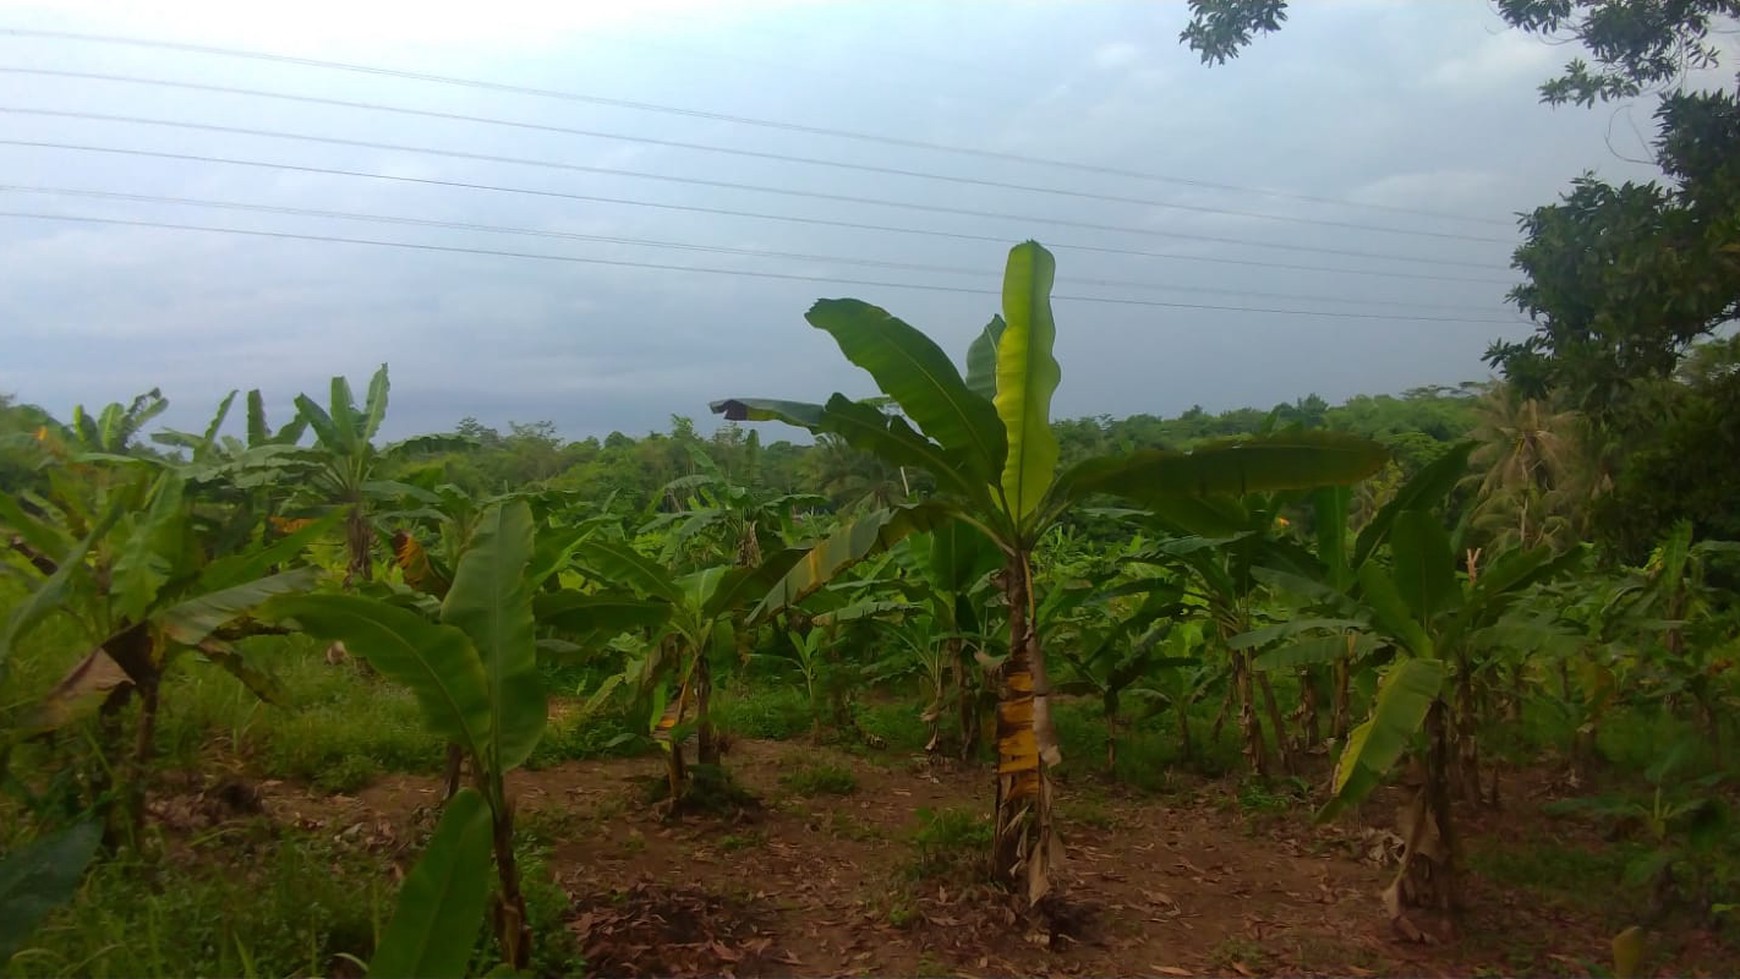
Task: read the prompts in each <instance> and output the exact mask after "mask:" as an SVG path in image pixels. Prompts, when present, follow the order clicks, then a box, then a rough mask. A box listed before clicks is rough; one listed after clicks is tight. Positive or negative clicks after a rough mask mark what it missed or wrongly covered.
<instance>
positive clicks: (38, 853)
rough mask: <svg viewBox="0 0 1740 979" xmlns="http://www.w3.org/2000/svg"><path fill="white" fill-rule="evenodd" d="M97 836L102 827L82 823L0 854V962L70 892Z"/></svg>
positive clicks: (10, 955) (92, 854) (93, 851)
mask: <svg viewBox="0 0 1740 979" xmlns="http://www.w3.org/2000/svg"><path fill="white" fill-rule="evenodd" d="M101 838H102V828H101V827H100V826H98V825H97V824H96V823H94V822H83V823H79V824H77V825H75V826H72V827H71V828H68V829H64V830H61V831H60V832H58V833H51V834H49V835H47V836H43V837H39V838H38V839H35V840H31V841H30V842H29V843H26V844H24V845H23V846H20V847H17V848H16V849H13V850H10V851H8V852H7V853H5V854H4V855H0V962H4V961H6V960H7V959H9V958H11V957H12V953H13V952H16V951H17V950H18V948H19V946H20V945H22V944H23V943H24V941H25V939H27V938H29V937H30V933H31V931H32V930H33V929H34V928H35V927H36V925H37V923H38V922H39V921H41V920H42V918H43V916H45V915H46V914H48V912H50V911H52V910H54V908H55V907H56V906H57V905H60V904H64V903H66V901H67V899H69V898H71V897H72V894H73V890H74V889H75V888H77V887H78V884H79V879H80V878H81V877H83V876H84V872H85V866H86V865H87V864H89V863H90V862H91V858H92V857H93V856H95V855H96V852H97V843H98V842H99V841H100V840H101Z"/></svg>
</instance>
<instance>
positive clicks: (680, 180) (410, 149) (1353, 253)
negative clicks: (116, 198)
mask: <svg viewBox="0 0 1740 979" xmlns="http://www.w3.org/2000/svg"><path fill="white" fill-rule="evenodd" d="M0 113H5V114H9V115H25V116H38V117H48V118H56V119H81V120H85V121H91V122H117V123H123V124H128V125H141V126H157V127H163V128H172V129H188V130H195V131H198V132H213V133H224V134H226V135H232V136H256V137H262V138H266V139H283V140H293V141H297V142H307V143H320V144H323V145H329V146H350V147H356V148H360V149H373V150H386V151H388V152H396V153H416V154H422V155H425V156H439V157H446V158H449V159H457V160H472V161H476V162H482V163H506V164H510V165H514V166H527V167H537V168H541V169H548V170H561V171H566V172H573V173H590V174H599V175H603V176H614V177H630V178H634V179H639V180H655V181H663V182H666V183H677V184H684V185H688V186H697V187H715V188H720V189H724V190H740V191H749V192H752V193H762V194H776V195H780V196H785V197H801V198H805V199H810V200H825V201H834V202H840V203H850V204H864V205H872V206H877V207H892V208H899V209H902V210H908V211H918V212H922V213H927V214H952V215H958V216H963V217H974V218H992V219H996V220H1002V221H1018V222H1021V223H1023V224H1050V225H1056V226H1058V227H1067V228H1081V229H1086V230H1092V231H1111V232H1117V233H1120V234H1132V235H1142V236H1146V237H1151V238H1174V239H1179V240H1184V241H1201V242H1207V243H1211V244H1220V245H1238V246H1240V247H1245V248H1269V249H1274V250H1277V251H1291V252H1312V253H1316V254H1321V255H1340V256H1343V257H1347V258H1365V259H1375V260H1377V261H1386V262H1407V263H1411V264H1418V265H1435V266H1436V265H1448V266H1455V267H1458V268H1475V269H1492V268H1497V266H1494V265H1492V264H1490V263H1486V262H1469V261H1461V260H1456V259H1442V258H1425V257H1420V256H1412V255H1393V254H1385V253H1382V252H1367V251H1359V250H1357V249H1350V248H1323V247H1320V246H1315V245H1286V244H1277V243H1274V242H1263V241H1251V240H1249V239H1243V238H1229V237H1225V236H1222V235H1204V234H1196V233H1192V232H1182V231H1160V230H1157V229H1154V228H1139V227H1132V226H1129V225H1115V224H1099V223H1097V222H1092V221H1075V220H1071V219H1069V218H1050V217H1042V216H1039V215H1032V214H1011V213H1007V212H1001V211H981V210H976V209H973V208H965V207H949V206H946V205H941V204H915V203H912V202H910V201H895V200H887V199H883V198H875V197H859V196H856V195H852V194H830V193H826V192H823V191H812V190H798V189H796V188H792V187H769V186H765V185H761V184H745V183H737V182H735V181H729V180H712V179H709V178H706V177H678V176H673V175H670V174H656V173H648V172H646V171H642V170H626V169H622V168H616V167H597V166H589V165H586V164H581V163H564V162H561V161H557V160H537V159H531V158H526V157H513V156H502V155H499V154H494V153H473V152H467V151H463V150H445V149H439V148H436V147H425V146H409V145H406V144H402V143H384V142H378V141H375V140H362V139H346V138H343V137H338V136H316V135H313V134H311V133H291V132H283V131H280V130H272V129H254V128H252V127H248V126H226V125H219V124H217V123H202V122H186V121H181V120H174V119H153V118H149V117H146V116H133V115H122V114H116V113H106V112H78V111H72V110H63V109H37V108H28V107H24V106H11V105H0Z"/></svg>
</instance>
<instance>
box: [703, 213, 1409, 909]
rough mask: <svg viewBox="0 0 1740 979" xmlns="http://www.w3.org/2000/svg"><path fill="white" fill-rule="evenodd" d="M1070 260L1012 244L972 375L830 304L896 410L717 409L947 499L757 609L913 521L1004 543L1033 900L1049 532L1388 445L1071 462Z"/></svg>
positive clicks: (886, 522) (1306, 476)
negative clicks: (1059, 261) (805, 436)
mask: <svg viewBox="0 0 1740 979" xmlns="http://www.w3.org/2000/svg"><path fill="white" fill-rule="evenodd" d="M1055 272H1056V263H1055V261H1054V259H1053V258H1052V256H1051V253H1050V252H1048V251H1046V250H1045V249H1044V248H1043V247H1041V246H1040V245H1039V243H1038V242H1032V241H1029V242H1025V243H1023V244H1020V245H1017V246H1015V247H1014V248H1013V249H1012V250H1011V251H1010V253H1009V259H1008V263H1007V265H1006V268H1005V271H1004V279H1003V315H1001V316H998V317H995V318H993V319H992V320H991V322H990V324H989V325H987V326H986V327H985V328H984V330H983V332H982V333H981V334H980V335H979V337H978V339H976V340H974V341H973V343H972V346H971V348H970V349H969V351H968V353H967V372H966V375H965V376H963V375H962V374H961V372H960V371H959V370H958V369H957V368H956V366H955V364H954V363H953V362H952V361H951V360H950V359H949V357H948V355H947V354H945V353H944V352H943V350H942V348H940V347H938V346H937V345H936V344H935V343H934V342H932V341H931V340H930V338H928V337H926V336H925V335H924V334H923V333H921V332H919V331H918V330H916V329H914V328H913V327H911V326H908V325H907V324H906V323H903V322H901V321H900V320H898V319H896V318H895V317H894V316H892V315H890V314H889V313H888V312H886V311H884V310H882V309H879V308H877V307H875V306H871V305H869V304H867V303H864V302H860V301H858V300H855V299H838V300H822V301H820V302H818V303H816V304H815V305H814V306H813V307H811V309H810V311H809V313H808V316H807V319H808V320H809V322H810V324H811V325H813V326H815V327H816V328H818V329H821V330H823V331H825V332H826V333H828V334H829V335H830V336H832V337H833V339H834V340H835V342H836V343H838V344H839V346H840V350H841V352H842V353H843V354H845V356H846V358H847V359H848V360H850V361H851V362H852V363H854V364H856V365H857V366H859V367H861V368H863V369H864V370H865V371H867V372H868V373H869V374H870V375H871V377H872V378H873V379H874V380H875V382H876V384H877V386H878V387H879V388H880V389H881V390H882V391H883V393H884V394H886V395H887V396H888V397H889V398H890V399H892V401H893V403H894V404H895V405H896V406H897V407H898V408H899V411H900V413H899V414H888V413H885V412H883V411H881V410H879V409H877V408H876V407H873V406H871V405H867V404H865V403H863V402H860V401H853V400H851V399H849V398H847V397H845V396H844V395H841V394H835V395H834V396H833V397H832V398H830V399H829V400H828V401H827V402H826V403H824V404H811V403H799V402H791V401H775V400H765V399H750V398H733V399H728V400H724V401H719V402H715V403H714V404H713V405H712V409H713V411H714V412H715V413H719V414H723V415H724V416H725V417H726V418H728V419H732V420H736V421H766V420H777V421H783V422H786V423H788V424H793V425H798V426H801V427H803V428H806V429H809V430H810V431H812V432H815V433H818V434H829V435H834V436H838V437H840V438H842V439H844V440H845V441H846V442H847V443H848V444H851V445H853V446H854V447H857V448H860V449H863V450H865V451H867V452H870V453H872V454H874V455H876V456H878V457H879V458H881V459H883V460H884V461H885V462H887V463H889V464H891V465H896V466H906V467H912V468H915V469H920V470H925V471H928V472H929V473H930V474H931V475H932V476H933V477H934V479H935V480H936V493H935V495H934V496H933V497H932V498H930V499H928V500H925V501H922V502H919V503H916V504H912V505H909V506H903V507H898V508H894V509H891V510H883V511H879V512H877V513H874V514H871V515H869V516H867V517H865V518H863V519H861V520H859V521H857V522H856V523H853V524H851V525H848V526H846V527H844V528H842V529H841V530H840V531H838V532H837V533H836V534H835V535H833V536H832V537H830V538H828V539H827V540H825V541H823V542H821V543H820V544H818V545H817V546H816V547H815V548H814V549H812V550H811V551H810V553H809V554H808V555H807V556H806V557H805V558H804V559H803V560H802V561H800V562H799V563H798V564H797V565H796V566H794V567H793V569H792V571H791V572H790V573H789V574H788V575H786V577H785V578H784V579H783V580H782V581H781V582H780V584H779V586H778V587H776V588H775V589H774V591H773V592H772V593H771V594H769V596H768V597H767V599H765V600H764V601H763V603H762V605H761V606H760V611H761V612H762V613H763V614H765V613H767V612H768V611H771V610H773V609H777V608H781V607H784V606H785V605H787V604H790V603H792V602H796V601H800V600H801V599H802V598H803V597H804V596H805V595H807V594H810V593H811V592H813V591H814V590H815V589H817V588H819V587H821V585H822V583H824V582H825V581H826V579H827V577H828V576H829V575H831V574H832V573H834V572H835V571H837V570H838V569H840V568H841V567H844V566H845V565H847V564H849V563H851V562H852V561H853V560H856V559H859V558H861V557H862V556H863V555H865V554H866V553H869V552H870V551H872V550H876V549H880V548H885V547H887V546H888V545H890V544H891V543H893V542H894V541H895V540H898V539H899V538H901V537H903V536H905V535H906V534H909V533H913V532H915V531H922V530H927V529H931V528H934V527H937V526H941V525H942V524H944V523H945V522H947V521H951V520H963V521H966V522H967V523H969V524H971V525H973V526H975V527H977V528H979V530H980V531H981V532H983V533H984V534H985V535H986V536H987V537H988V538H989V539H990V540H992V541H993V542H994V543H995V544H996V546H997V548H998V550H999V551H1001V552H1002V555H1003V567H1002V569H1001V571H1000V572H999V574H998V578H997V581H998V585H999V587H1000V588H1001V590H1002V592H1003V597H1004V600H1005V602H1006V603H1007V606H1008V626H1009V655H1008V658H1007V659H1006V660H1005V661H1004V662H1003V665H1002V669H1001V679H1000V683H999V691H998V704H997V768H996V815H995V822H994V828H993V844H992V861H993V871H994V873H995V875H996V876H997V877H998V878H1000V879H1001V880H1003V881H1005V882H1006V883H1007V884H1009V885H1010V886H1012V887H1018V888H1020V889H1022V890H1023V891H1024V892H1025V894H1026V897H1027V900H1028V902H1029V903H1030V904H1036V903H1038V901H1039V900H1040V899H1041V898H1043V897H1044V896H1045V895H1046V893H1047V892H1048V891H1049V890H1050V887H1051V866H1052V863H1053V860H1054V852H1055V851H1054V840H1053V834H1052V789H1051V784H1050V779H1049V776H1048V770H1049V769H1050V768H1052V767H1054V766H1056V765H1058V764H1059V763H1061V762H1062V760H1063V756H1062V752H1061V751H1060V749H1059V747H1058V741H1057V734H1056V731H1055V729H1054V727H1053V724H1052V719H1051V703H1050V698H1051V695H1052V689H1051V685H1050V682H1049V680H1048V676H1047V672H1046V663H1045V658H1044V656H1043V654H1042V651H1041V649H1040V644H1039V640H1038V634H1037V632H1036V622H1035V612H1036V610H1037V608H1038V604H1039V596H1038V595H1037V593H1036V589H1035V586H1034V567H1033V564H1034V562H1033V553H1034V548H1035V546H1036V544H1037V543H1038V541H1039V539H1040V537H1041V536H1042V535H1043V534H1044V533H1045V531H1046V530H1047V529H1048V528H1050V527H1051V526H1052V525H1053V524H1055V523H1056V522H1057V521H1058V520H1059V519H1060V518H1061V517H1062V516H1063V515H1065V514H1067V513H1069V512H1070V511H1071V510H1072V509H1073V508H1075V507H1077V506H1079V505H1081V504H1082V503H1083V502H1084V501H1086V500H1089V499H1091V498H1094V497H1096V496H1099V495H1102V494H1109V495H1112V496H1118V497H1123V498H1125V499H1128V500H1131V501H1133V502H1135V503H1137V504H1138V505H1141V504H1145V503H1148V502H1151V501H1155V500H1163V499H1167V498H1171V497H1176V496H1192V495H1197V494H1203V493H1213V492H1244V491H1248V490H1254V489H1263V488H1280V487H1310V486H1318V485H1324V484H1330V483H1343V482H1353V481H1356V480H1358V479H1360V478H1363V477H1364V476H1367V475H1369V474H1370V473H1372V472H1374V471H1376V470H1377V468H1378V467H1379V466H1381V465H1382V463H1383V461H1384V458H1385V453H1384V451H1383V450H1382V448H1381V447H1379V446H1377V445H1375V444H1374V443H1371V442H1367V441H1365V440H1361V439H1355V438H1350V437H1345V436H1339V435H1333V434H1329V433H1309V434H1291V435H1285V436H1276V437H1270V438H1265V439H1256V440H1250V441H1246V442H1241V443H1237V444H1216V445H1211V446H1207V447H1204V448H1201V449H1198V450H1196V451H1194V452H1188V453H1186V452H1167V451H1162V450H1149V451H1142V452H1134V453H1129V454H1125V455H1119V456H1105V457H1100V458H1093V459H1089V460H1086V461H1084V462H1081V463H1078V464H1076V465H1074V466H1071V467H1070V468H1068V469H1065V470H1062V471H1059V466H1058V442H1057V438H1056V436H1055V435H1054V434H1053V432H1052V429H1051V400H1052V395H1053V394H1054V393H1055V392H1056V390H1057V386H1058V383H1059V381H1060V380H1061V378H1062V372H1061V369H1060V368H1059V366H1058V363H1057V359H1056V357H1055V356H1053V353H1052V348H1053V345H1054V343H1055V340H1056V332H1057V326H1056V322H1055V320H1054V319H1053V318H1052V310H1051V298H1050V297H1051V287H1052V281H1053V279H1054V277H1055Z"/></svg>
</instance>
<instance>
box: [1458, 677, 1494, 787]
mask: <svg viewBox="0 0 1740 979" xmlns="http://www.w3.org/2000/svg"><path fill="white" fill-rule="evenodd" d="M1460 667H1461V669H1460V671H1459V672H1460V674H1461V675H1460V676H1458V677H1457V681H1456V726H1455V730H1454V731H1453V732H1452V736H1453V739H1454V741H1455V743H1456V778H1457V781H1458V783H1459V784H1460V787H1461V790H1462V793H1463V795H1464V797H1465V798H1467V799H1469V800H1470V801H1472V802H1476V803H1482V802H1485V801H1486V799H1485V794H1484V793H1483V792H1482V791H1481V786H1480V742H1479V741H1477V740H1476V739H1475V732H1476V730H1478V728H1479V724H1478V721H1477V719H1476V717H1475V713H1476V712H1475V704H1474V699H1475V698H1474V678H1473V677H1472V676H1470V675H1469V674H1470V670H1469V668H1468V663H1467V661H1466V660H1463V662H1462V663H1461V664H1460Z"/></svg>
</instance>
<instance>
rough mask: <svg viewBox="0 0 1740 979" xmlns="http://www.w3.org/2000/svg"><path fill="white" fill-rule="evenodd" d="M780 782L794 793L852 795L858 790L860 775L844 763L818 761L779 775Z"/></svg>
mask: <svg viewBox="0 0 1740 979" xmlns="http://www.w3.org/2000/svg"><path fill="white" fill-rule="evenodd" d="M779 784H780V785H782V786H784V787H785V788H787V789H788V790H790V791H791V792H792V793H793V794H794V795H800V796H816V795H851V794H852V793H854V792H856V791H858V776H856V775H854V774H852V770H851V769H850V768H847V767H845V766H844V765H839V764H832V763H828V762H816V763H813V764H807V765H804V766H803V767H801V768H798V769H797V770H795V771H790V772H786V773H785V774H783V775H781V776H780V777H779Z"/></svg>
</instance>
